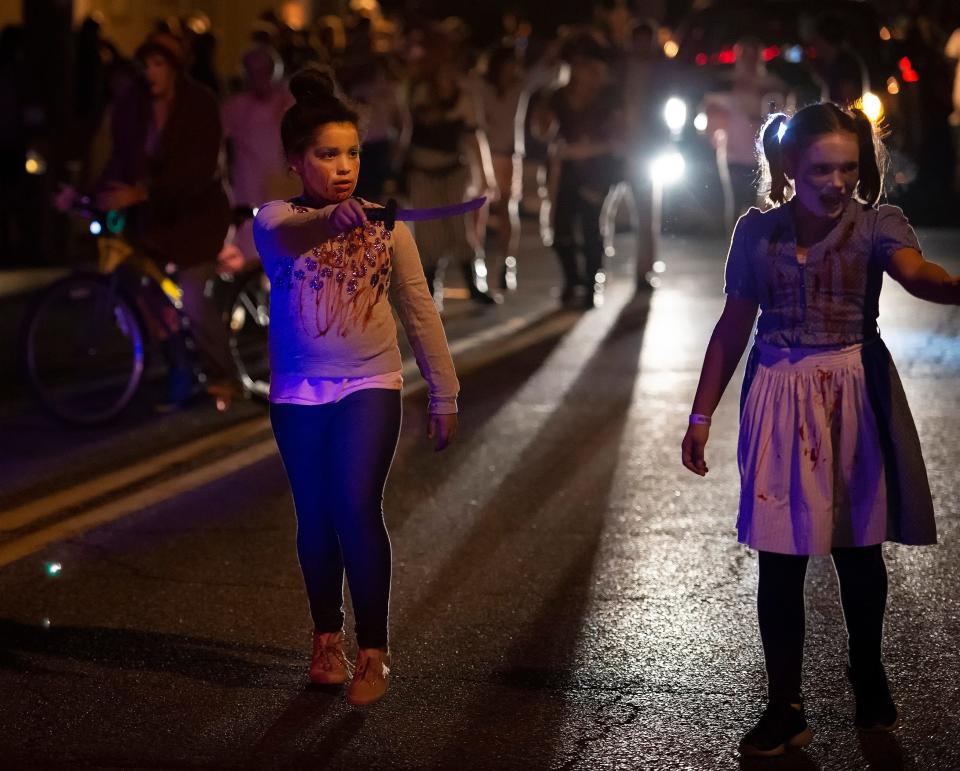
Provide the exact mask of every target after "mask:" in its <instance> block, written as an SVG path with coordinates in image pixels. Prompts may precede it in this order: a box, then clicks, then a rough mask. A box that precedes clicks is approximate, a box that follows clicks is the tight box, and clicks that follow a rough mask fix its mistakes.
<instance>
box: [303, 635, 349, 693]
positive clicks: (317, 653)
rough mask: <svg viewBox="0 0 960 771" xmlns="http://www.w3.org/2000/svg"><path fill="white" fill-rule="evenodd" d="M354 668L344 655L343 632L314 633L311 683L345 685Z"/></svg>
mask: <svg viewBox="0 0 960 771" xmlns="http://www.w3.org/2000/svg"><path fill="white" fill-rule="evenodd" d="M352 674H353V667H351V666H350V662H349V661H347V657H346V656H345V655H344V653H343V632H314V633H313V660H312V661H311V662H310V681H311V682H313V683H316V684H317V685H343V683H345V682H347V680H349V679H350V675H352Z"/></svg>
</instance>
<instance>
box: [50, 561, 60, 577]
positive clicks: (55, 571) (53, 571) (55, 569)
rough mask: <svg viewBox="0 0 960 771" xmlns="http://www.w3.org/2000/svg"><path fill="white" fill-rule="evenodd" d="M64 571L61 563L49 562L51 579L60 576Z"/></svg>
mask: <svg viewBox="0 0 960 771" xmlns="http://www.w3.org/2000/svg"><path fill="white" fill-rule="evenodd" d="M62 570H63V565H61V564H60V563H59V562H48V563H47V564H46V571H47V575H48V576H50V577H51V578H54V577H56V576H58V575H60V572H61V571H62Z"/></svg>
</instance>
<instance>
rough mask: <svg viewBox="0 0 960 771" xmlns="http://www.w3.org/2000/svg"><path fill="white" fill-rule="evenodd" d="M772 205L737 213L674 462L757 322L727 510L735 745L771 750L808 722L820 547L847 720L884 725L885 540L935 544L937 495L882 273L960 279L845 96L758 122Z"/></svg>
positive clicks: (689, 451) (957, 292)
mask: <svg viewBox="0 0 960 771" xmlns="http://www.w3.org/2000/svg"><path fill="white" fill-rule="evenodd" d="M761 142H762V160H763V170H764V176H765V182H766V185H767V186H768V190H769V202H770V203H771V204H772V208H771V209H769V210H768V211H765V212H761V211H759V210H757V209H751V210H750V211H749V212H747V214H745V215H744V216H743V217H741V219H740V220H739V222H738V223H737V226H736V229H735V231H734V234H733V238H732V243H731V245H730V252H729V255H728V257H727V265H726V275H725V281H726V285H725V290H724V291H725V293H726V295H727V299H726V304H725V306H724V310H723V313H722V315H721V316H720V320H719V321H718V323H717V326H716V328H715V330H714V332H713V335H712V337H711V339H710V344H709V346H708V347H707V352H706V356H705V358H704V363H703V370H702V372H701V375H700V383H699V386H698V388H697V394H696V397H695V399H694V402H693V409H692V414H691V415H690V425H689V427H688V429H687V433H686V436H685V437H684V440H683V463H684V465H685V466H686V467H687V468H688V469H690V470H691V471H693V472H694V473H696V474H699V475H701V476H703V475H705V474H706V473H707V465H706V461H705V458H704V447H705V445H706V443H707V439H708V436H709V431H710V416H711V415H712V414H713V411H714V410H715V409H716V407H717V404H718V403H719V401H720V398H721V396H722V394H723V391H724V389H725V388H726V386H727V383H728V382H729V381H730V378H731V377H732V375H733V372H734V370H735V369H736V367H737V364H738V362H739V361H740V358H741V356H742V355H743V351H744V349H745V348H746V345H747V342H748V340H749V338H750V333H751V330H752V329H753V325H754V321H755V320H757V311H758V310H759V311H760V317H759V320H757V331H756V338H755V341H754V345H753V348H752V350H751V352H750V356H749V358H748V361H747V367H746V376H745V379H744V384H743V391H742V397H741V421H740V441H739V448H738V463H739V467H740V476H741V495H740V512H739V517H738V521H737V530H738V537H739V540H740V542H741V543H743V544H746V545H747V546H749V547H751V548H753V549H756V550H758V552H759V567H760V574H759V582H758V590H757V608H758V617H759V625H760V637H761V641H762V643H763V651H764V659H765V663H766V670H767V682H768V696H769V703H768V705H767V708H766V710H765V711H764V713H763V716H762V717H761V718H760V720H759V722H758V723H757V724H756V726H755V727H754V728H753V729H752V730H750V731H749V732H748V733H747V734H746V735H745V736H744V738H743V740H742V742H741V744H740V751H741V753H743V754H746V755H778V754H781V753H783V752H784V750H785V749H786V747H788V746H802V745H805V744H808V743H809V742H810V741H811V738H812V735H811V732H810V729H809V727H808V725H807V721H806V718H805V716H804V710H803V697H802V693H801V668H802V662H803V643H804V593H803V590H804V577H805V573H806V568H807V561H808V558H809V557H810V555H830V556H831V557H832V558H833V562H834V565H835V568H836V571H837V577H838V579H839V583H840V601H841V604H842V606H843V612H844V619H845V622H846V626H847V632H848V636H849V647H848V673H849V677H850V681H851V684H852V687H853V691H854V696H855V700H856V714H855V717H854V722H855V724H856V726H857V727H858V728H859V729H861V730H866V731H871V730H881V731H888V730H892V729H893V728H894V727H895V726H896V724H897V720H898V713H897V708H896V706H895V704H894V701H893V698H892V696H891V694H890V690H889V688H888V684H887V678H886V673H885V671H884V667H883V663H882V659H881V642H882V636H883V616H884V610H885V606H886V597H887V573H886V567H885V565H884V561H883V553H882V551H881V544H882V543H883V542H885V541H894V542H899V543H904V544H912V545H922V544H933V543H936V529H935V526H934V517H933V502H932V499H931V495H930V487H929V484H928V481H927V475H926V469H925V467H924V463H923V457H922V455H921V451H920V441H919V438H918V436H917V431H916V428H915V426H914V423H913V419H912V417H911V415H910V409H909V407H908V405H907V401H906V397H905V395H904V392H903V387H902V386H901V384H900V379H899V377H898V375H897V371H896V369H895V367H894V365H893V361H892V360H891V358H890V354H889V352H888V350H887V348H886V346H885V345H884V343H883V341H882V340H881V339H880V335H879V331H878V329H877V316H878V312H879V296H880V288H881V285H882V281H883V274H884V273H887V274H889V275H890V276H892V277H893V278H894V279H896V280H897V281H898V282H900V284H902V285H903V287H904V288H905V289H906V290H907V291H908V292H910V293H911V294H913V295H915V296H916V297H919V298H921V299H924V300H929V301H931V302H939V303H950V304H958V303H960V278H958V277H951V276H950V275H949V274H948V273H947V272H946V271H945V270H944V269H943V268H941V267H940V266H939V265H936V264H934V263H932V262H930V261H928V260H925V259H924V257H923V255H922V253H921V249H920V245H919V243H918V242H917V238H916V235H915V234H914V232H913V230H912V228H911V227H910V225H909V223H908V222H907V220H906V218H905V217H904V216H903V212H902V211H901V210H900V209H898V208H896V207H894V206H887V205H882V206H878V205H877V202H878V200H879V198H880V195H881V192H882V190H883V175H882V168H883V163H882V159H883V147H882V144H881V143H880V141H879V138H878V137H877V135H876V132H875V130H874V127H873V125H872V124H871V123H870V121H869V120H868V119H867V118H866V116H865V115H864V114H863V113H862V112H860V111H859V110H847V109H842V108H840V107H838V106H837V105H835V104H832V103H822V104H815V105H811V106H809V107H805V108H804V109H802V110H800V111H799V112H797V113H796V114H795V115H794V116H793V117H792V118H788V117H787V116H786V115H782V114H781V115H775V116H772V117H771V118H770V119H769V120H768V122H767V123H766V125H765V127H764V129H763V131H762V136H761Z"/></svg>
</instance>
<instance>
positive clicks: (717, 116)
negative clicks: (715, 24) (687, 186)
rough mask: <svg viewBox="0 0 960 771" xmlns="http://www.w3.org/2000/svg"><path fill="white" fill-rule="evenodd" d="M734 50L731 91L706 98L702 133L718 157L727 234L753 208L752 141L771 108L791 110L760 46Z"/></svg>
mask: <svg viewBox="0 0 960 771" xmlns="http://www.w3.org/2000/svg"><path fill="white" fill-rule="evenodd" d="M734 51H735V54H736V62H735V64H734V66H733V76H732V80H731V83H730V90H729V91H715V92H711V93H708V94H707V95H706V97H705V99H704V103H705V110H706V114H707V118H708V124H707V132H708V134H709V136H710V139H711V142H712V143H713V146H714V148H715V149H716V152H717V169H718V171H719V173H720V183H721V187H722V189H723V200H724V207H723V218H724V223H725V225H726V231H727V233H730V232H732V231H733V225H734V223H735V222H736V221H737V218H738V217H739V216H740V215H741V214H743V213H744V212H745V211H746V210H747V209H749V208H750V207H751V206H754V205H755V204H756V203H757V161H756V148H755V137H756V136H757V132H758V131H759V130H760V126H761V124H762V123H763V119H764V117H765V116H766V115H767V114H768V113H769V112H770V105H771V103H773V104H774V105H775V106H776V109H790V108H792V107H793V105H792V101H791V102H790V103H788V88H787V86H786V84H785V83H783V82H782V81H781V80H780V79H779V78H777V77H775V76H773V75H770V74H768V73H767V68H766V64H765V63H764V61H763V57H762V56H761V46H760V43H759V41H757V40H753V39H744V40H741V41H740V42H739V43H737V45H736V47H735V49H734Z"/></svg>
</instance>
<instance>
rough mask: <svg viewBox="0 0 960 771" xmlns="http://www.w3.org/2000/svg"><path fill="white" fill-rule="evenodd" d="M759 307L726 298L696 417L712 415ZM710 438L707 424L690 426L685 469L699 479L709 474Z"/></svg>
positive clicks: (706, 360) (704, 371)
mask: <svg viewBox="0 0 960 771" xmlns="http://www.w3.org/2000/svg"><path fill="white" fill-rule="evenodd" d="M758 307H759V306H758V305H757V303H756V302H754V301H753V300H744V299H741V298H739V297H733V296H728V297H727V303H726V305H724V307H723V313H722V314H720V320H719V321H718V322H717V325H716V327H714V330H713V335H711V337H710V344H709V345H708V346H707V353H706V355H705V356H704V357H703V369H702V370H701V371H700V383H699V385H698V386H697V395H696V396H695V397H694V400H693V409H692V412H693V413H695V414H698V415H706V416H712V415H713V411H714V410H715V409H716V408H717V405H718V404H719V403H720V397H721V396H723V392H724V391H725V390H726V388H727V384H728V383H729V382H730V378H731V377H733V373H734V372H735V371H736V369H737V364H738V363H739V362H740V358H741V357H742V356H743V351H744V349H746V347H747V342H749V339H750V332H751V330H752V329H753V322H754V320H755V319H756V317H757V308H758ZM709 435H710V426H709V425H708V424H707V425H705V424H691V425H690V426H688V428H687V433H686V436H684V438H683V465H684V466H686V467H687V468H688V469H690V470H691V471H692V472H693V473H694V474H699V475H700V476H704V475H705V474H706V473H707V464H706V461H705V459H704V448H705V446H706V444H707V438H708V437H709Z"/></svg>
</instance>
